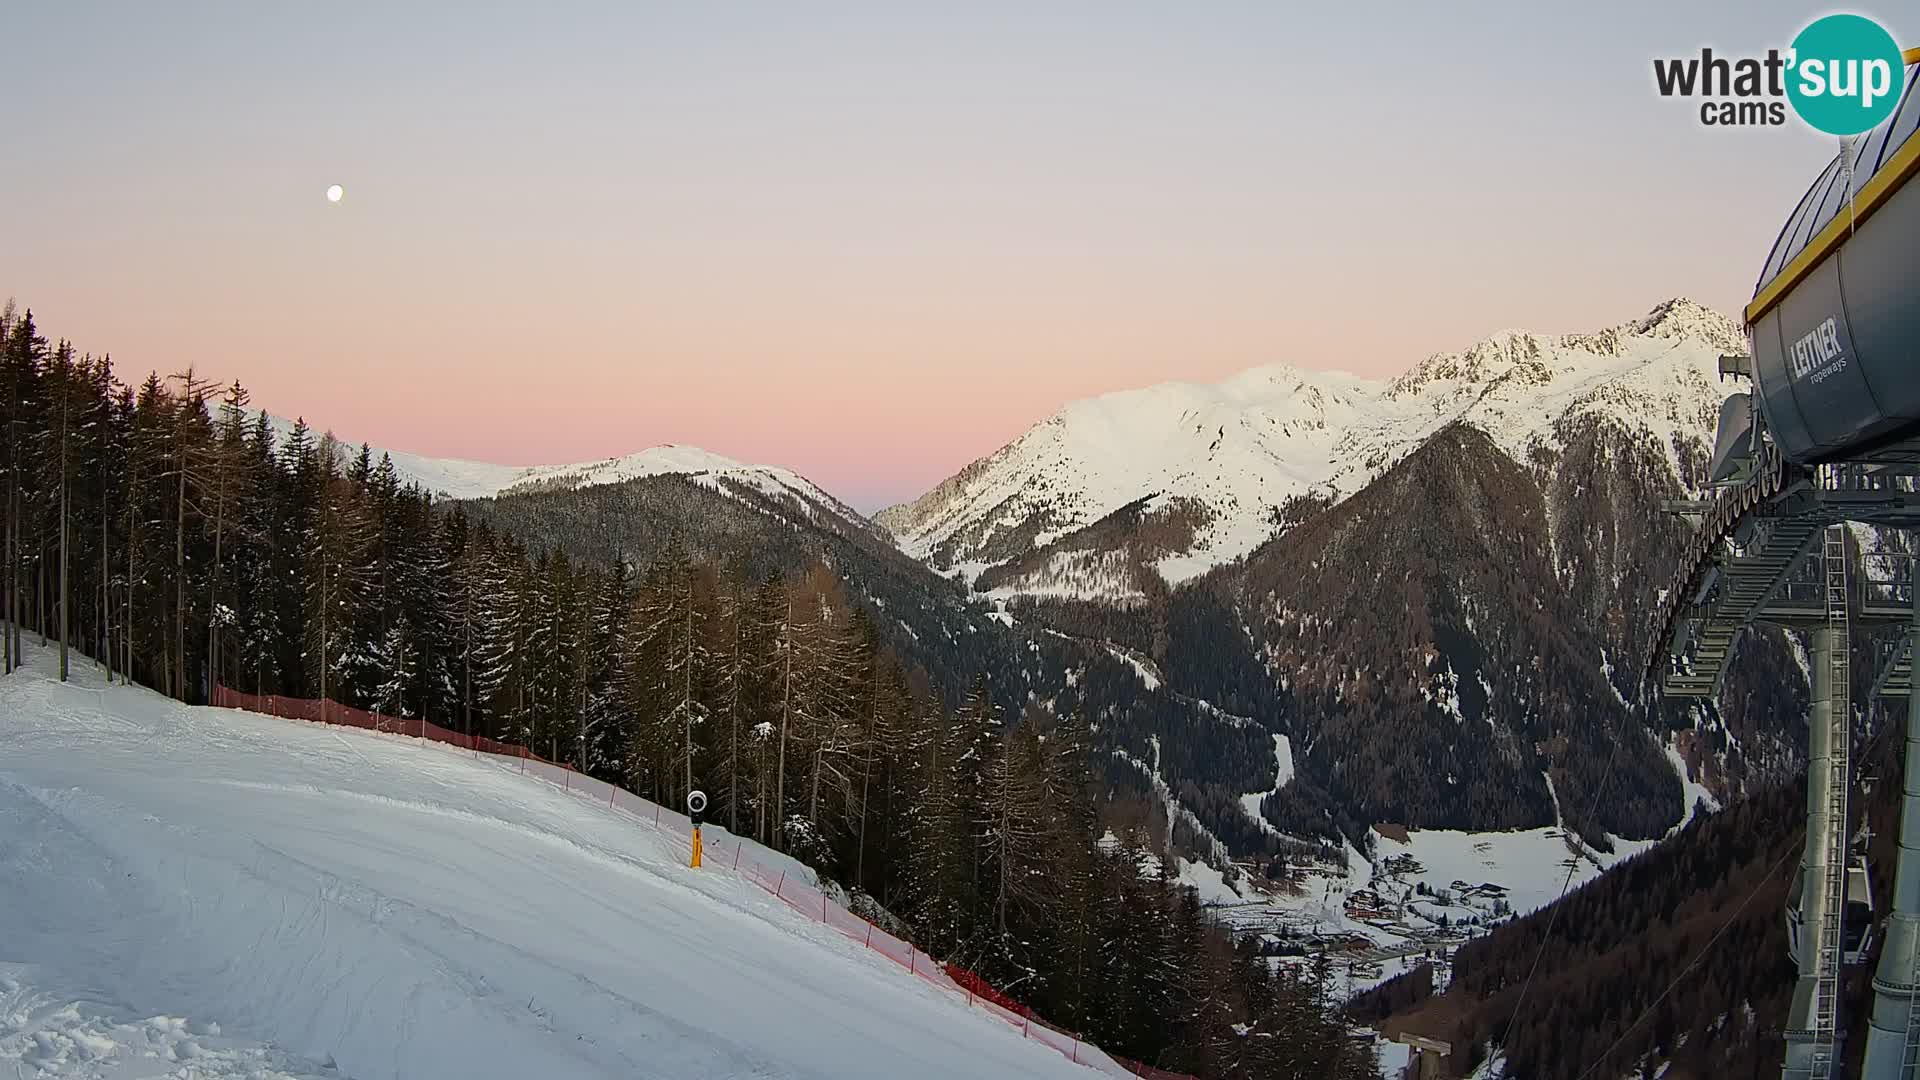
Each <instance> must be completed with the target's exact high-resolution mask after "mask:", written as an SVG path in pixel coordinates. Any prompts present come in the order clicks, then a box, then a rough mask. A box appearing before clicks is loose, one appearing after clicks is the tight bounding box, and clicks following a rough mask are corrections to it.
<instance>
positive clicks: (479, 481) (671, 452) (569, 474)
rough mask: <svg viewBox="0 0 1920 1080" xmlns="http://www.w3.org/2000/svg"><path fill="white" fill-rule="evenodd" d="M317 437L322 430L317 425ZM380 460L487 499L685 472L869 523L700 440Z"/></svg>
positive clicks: (279, 425)
mask: <svg viewBox="0 0 1920 1080" xmlns="http://www.w3.org/2000/svg"><path fill="white" fill-rule="evenodd" d="M269 421H270V422H271V423H272V425H273V428H274V433H275V435H276V437H278V438H280V439H285V437H286V435H287V433H288V432H290V431H292V430H293V421H291V420H289V419H287V418H286V417H282V416H275V415H272V414H269ZM313 430H314V433H315V435H316V436H317V435H318V434H319V433H320V432H321V431H322V430H323V429H322V428H319V427H315V428H314V429H313ZM341 443H342V448H343V451H344V452H345V453H347V454H348V455H352V454H353V453H355V452H357V448H358V444H355V443H349V442H347V441H345V440H341ZM370 450H371V453H372V455H373V459H374V460H375V461H378V460H380V458H381V456H382V455H385V456H387V457H388V458H390V459H391V460H392V462H393V467H394V471H395V472H396V473H398V474H399V476H400V479H401V481H402V482H409V481H410V482H413V483H416V484H419V485H420V486H421V487H422V488H424V489H426V490H427V491H429V492H432V493H433V494H434V495H436V496H438V497H441V498H447V499H486V498H493V497H495V496H500V495H522V494H527V493H531V492H536V491H551V490H558V489H573V488H587V487H599V486H602V485H607V484H621V483H626V482H627V481H630V480H642V479H646V478H648V477H654V476H685V477H688V478H690V479H692V480H693V481H694V482H695V483H699V484H702V485H703V486H706V487H709V488H712V489H713V490H715V491H719V492H721V493H722V494H730V493H732V491H733V490H734V488H735V486H737V487H738V488H740V489H744V490H747V491H753V492H758V493H759V494H762V495H765V496H767V497H769V498H771V499H774V500H776V501H778V502H781V503H783V504H786V505H789V506H792V505H794V504H795V502H796V501H797V502H798V504H799V505H800V506H801V507H803V508H805V509H806V510H807V511H808V512H810V513H826V514H832V515H835V516H838V517H840V518H842V519H844V520H845V521H847V522H850V523H854V524H856V525H861V526H864V525H865V524H866V518H865V517H864V516H862V515H861V514H860V513H859V512H858V511H856V510H854V509H853V508H852V507H850V506H848V505H846V504H845V503H843V502H841V501H840V500H839V499H836V498H834V497H833V496H832V495H829V494H827V492H826V491H824V490H822V489H821V488H820V487H819V486H818V485H816V484H814V483H813V481H811V480H808V479H807V478H806V477H804V476H801V475H800V474H799V473H796V472H793V471H792V470H790V469H782V468H778V467H776V466H771V465H747V464H743V463H741V462H738V461H735V460H733V459H732V458H729V457H725V456H723V455H720V454H716V453H714V452H712V451H711V450H703V449H701V448H700V447H697V446H684V445H679V444H675V443H664V444H662V445H659V446H652V447H648V448H647V449H645V450H641V451H638V452H636V453H632V454H625V455H622V456H620V457H610V458H602V459H600V460H598V461H582V462H575V463H572V464H566V465H496V464H493V463H490V462H484V461H464V460H461V459H459V458H435V457H427V456H424V455H421V454H410V453H407V452H405V451H402V450H387V449H382V448H380V447H377V446H375V447H370Z"/></svg>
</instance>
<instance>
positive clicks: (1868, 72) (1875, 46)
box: [1787, 15, 1907, 135]
mask: <svg viewBox="0 0 1920 1080" xmlns="http://www.w3.org/2000/svg"><path fill="white" fill-rule="evenodd" d="M1788 64H1789V71H1788V76H1787V100H1789V101H1791V102H1792V103H1793V111H1794V112H1797V113H1799V114H1800V119H1802V120H1805V121H1806V122H1807V123H1808V124H1810V125H1812V126H1813V127H1814V128H1815V129H1817V130H1820V131H1824V132H1826V133H1827V134H1829V135H1858V134H1860V133H1861V132H1863V131H1872V130H1873V129H1874V128H1876V127H1878V126H1880V124H1881V123H1883V122H1884V121H1885V120H1886V119H1887V117H1889V116H1892V115H1893V110H1894V109H1896V108H1898V107H1899V105H1900V92H1901V90H1902V89H1903V88H1904V87H1905V85H1906V74H1907V72H1906V67H1905V66H1904V65H1903V64H1902V63H1901V60H1900V45H1899V43H1898V42H1895V41H1894V40H1893V35H1892V34H1889V33H1887V31H1886V29H1885V28H1883V27H1882V26H1881V25H1880V24H1879V23H1877V22H1874V21H1873V20H1872V19H1869V18H1866V17H1864V16H1861V15H1828V16H1827V17H1825V18H1823V19H1816V20H1814V21H1813V22H1812V23H1809V24H1808V25H1807V28H1806V29H1805V30H1802V31H1800V35H1799V36H1798V37H1796V38H1794V39H1793V53H1792V56H1791V58H1790V59H1789V60H1788Z"/></svg>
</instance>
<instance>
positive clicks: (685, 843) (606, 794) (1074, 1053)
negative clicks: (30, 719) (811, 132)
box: [213, 686, 1194, 1080]
mask: <svg viewBox="0 0 1920 1080" xmlns="http://www.w3.org/2000/svg"><path fill="white" fill-rule="evenodd" d="M213 704H214V705H215V706H217V707H221V708H228V709H243V710H245V711H247V712H256V713H264V714H266V715H268V716H277V717H281V718H283V719H287V720H310V721H313V722H316V723H324V724H336V725H339V726H342V727H352V728H360V729H362V730H365V731H381V732H388V733H391V734H395V735H406V736H410V737H412V738H417V739H425V740H428V741H430V742H438V743H446V744H448V745H450V746H455V747H458V748H460V749H462V750H470V751H472V752H474V753H476V754H489V755H496V756H500V757H510V758H516V759H518V760H519V762H520V767H521V770H522V771H523V772H525V773H528V774H530V775H533V776H537V777H539V778H540V779H543V780H546V781H548V782H549V783H552V784H556V785H558V786H560V787H561V788H563V789H564V790H567V791H570V792H574V793H576V794H578V795H580V796H582V797H583V798H587V799H591V800H592V801H594V802H598V803H602V804H604V805H606V806H608V807H610V808H612V809H615V810H619V811H623V812H625V813H627V814H629V815H631V816H633V817H634V818H636V819H638V820H639V821H641V822H642V823H645V824H650V825H652V826H653V827H655V828H657V829H659V830H661V831H662V832H665V833H667V834H668V835H669V836H670V837H672V838H673V840H674V842H675V843H676V844H677V845H678V846H680V847H682V848H686V849H687V850H688V851H689V852H690V851H691V850H692V846H693V822H692V820H691V819H689V818H688V817H687V816H686V815H685V814H682V813H680V812H678V811H675V810H668V809H666V808H665V807H663V806H660V805H659V804H658V803H654V802H652V801H649V800H647V799H643V798H641V797H640V796H638V795H635V794H634V793H632V792H630V791H628V790H626V789H625V788H621V787H616V786H614V785H613V784H609V783H607V782H606V781H604V780H598V779H595V778H594V777H591V776H587V775H585V774H584V773H581V772H579V771H577V770H575V769H574V768H573V766H571V765H565V764H560V763H557V762H552V761H548V760H547V759H545V758H543V757H540V756H539V755H537V754H535V753H533V752H532V751H530V750H528V749H527V748H526V747H524V746H520V745H518V744H515V743H506V742H500V741H498V740H495V739H489V738H486V737H484V736H480V735H466V734H462V733H460V732H457V731H450V730H448V729H446V728H443V727H441V726H439V725H438V724H431V723H428V722H427V721H426V720H424V719H421V718H418V717H394V716H385V715H382V714H380V713H372V712H367V711H366V710H364V709H355V708H352V707H350V706H346V705H341V704H339V703H338V702H334V701H327V700H315V699H312V698H289V697H278V696H275V695H271V694H264V695H263V694H248V693H243V692H241V691H238V690H232V689H229V688H227V687H225V686H215V687H214V689H213ZM704 847H705V852H704V858H703V863H704V865H706V866H711V867H714V868H715V869H723V870H727V871H730V872H733V873H737V874H739V875H740V876H742V877H744V878H746V879H747V880H748V881H751V882H753V883H754V884H755V885H758V886H760V887H761V888H762V889H765V890H766V891H767V892H769V893H771V894H773V895H774V896H775V897H778V898H779V899H780V900H782V901H784V902H785V903H786V904H787V905H788V906H789V907H791V908H793V909H794V910H795V911H797V912H799V913H800V914H802V915H805V916H806V917H807V918H809V919H812V920H813V921H814V922H817V923H820V924H822V925H824V926H827V927H830V928H832V929H834V930H836V931H838V932H839V933H841V934H842V935H844V936H846V937H847V938H849V939H851V940H854V941H858V942H860V943H861V944H862V945H864V946H865V947H867V948H869V949H871V950H873V951H874V952H877V953H879V954H880V955H882V956H884V957H886V958H887V959H889V960H892V961H893V962H894V963H896V964H899V965H900V967H901V968H903V969H904V970H905V971H906V972H907V973H908V974H910V975H913V976H915V977H917V978H920V979H923V980H925V981H926V982H928V983H931V984H932V985H934V986H936V987H938V988H940V989H941V990H943V991H946V992H948V993H951V994H953V995H955V996H956V997H964V998H965V1000H966V1003H967V1005H969V1006H970V1007H973V1008H977V1009H980V1010H982V1011H984V1012H986V1013H988V1014H990V1015H993V1016H995V1017H998V1018H999V1019H1000V1020H1002V1021H1004V1022H1005V1023H1006V1024H1007V1025H1008V1026H1010V1027H1014V1028H1017V1029H1019V1031H1020V1033H1021V1034H1022V1035H1023V1036H1025V1037H1026V1038H1029V1039H1032V1040H1034V1041H1035V1042H1039V1043H1044V1044H1045V1045H1047V1046H1050V1047H1052V1048H1053V1049H1055V1050H1057V1051H1059V1052H1060V1053H1061V1054H1063V1055H1065V1056H1066V1057H1067V1058H1069V1059H1070V1060H1072V1061H1075V1062H1078V1063H1080V1064H1082V1065H1086V1066H1088V1067H1090V1068H1093V1069H1097V1070H1099V1071H1101V1072H1105V1073H1107V1074H1108V1075H1110V1076H1141V1077H1147V1078H1149V1080H1194V1077H1192V1076H1189V1075H1187V1074H1185V1073H1172V1072H1167V1071H1165V1070H1163V1069H1155V1068H1153V1067H1151V1066H1148V1065H1142V1064H1140V1063H1139V1062H1137V1061H1129V1060H1127V1059H1126V1058H1120V1057H1114V1056H1112V1055H1110V1054H1107V1053H1106V1052H1105V1051H1102V1050H1101V1049H1100V1048H1099V1047H1097V1046H1094V1045H1093V1044H1092V1043H1088V1042H1083V1041H1081V1040H1080V1039H1079V1038H1078V1037H1077V1036H1075V1035H1073V1034H1071V1033H1069V1032H1065V1031H1061V1030H1060V1029H1058V1028H1056V1027H1053V1026H1052V1025H1050V1024H1048V1023H1047V1022H1046V1021H1045V1020H1043V1019H1041V1018H1040V1017H1038V1016H1036V1015H1034V1012H1033V1010H1032V1009H1029V1008H1028V1007H1027V1006H1025V1005H1023V1004H1021V1003H1020V1002H1018V1001H1016V1000H1014V999H1013V998H1011V997H1009V996H1007V995H1006V994H1005V993H1002V992H1001V991H1000V990H998V989H996V988H994V987H993V986H992V985H991V984H989V983H988V982H987V981H986V980H985V979H983V978H981V977H980V976H979V975H976V974H974V973H973V972H971V971H968V970H967V969H965V968H962V967H958V966H955V965H951V964H941V963H940V962H939V961H937V960H935V959H934V958H933V957H931V956H929V955H927V954H926V953H924V952H922V951H920V950H919V949H917V948H915V947H914V946H913V945H912V944H911V943H910V942H907V941H904V940H902V939H901V938H899V937H896V936H894V935H893V934H890V933H888V932H887V931H885V930H882V929H881V928H880V927H878V926H875V925H874V924H873V923H871V922H869V921H868V920H866V919H865V918H862V917H861V916H859V915H856V914H854V913H853V912H851V911H848V910H847V909H846V908H845V907H844V906H842V905H841V904H839V903H838V902H836V901H835V900H834V899H833V898H832V897H831V896H829V895H828V894H827V893H826V892H825V891H823V890H821V889H819V888H818V887H816V886H814V885H812V884H810V883H808V882H806V881H802V880H801V879H799V878H798V877H795V876H791V875H789V874H788V873H787V872H786V871H784V870H774V869H770V868H769V867H767V866H765V865H763V864H761V863H760V862H758V861H756V860H755V859H754V858H753V857H752V855H751V854H750V853H749V852H748V851H747V848H746V844H745V842H744V841H740V840H738V839H733V838H728V839H723V840H719V841H707V842H705V843H704Z"/></svg>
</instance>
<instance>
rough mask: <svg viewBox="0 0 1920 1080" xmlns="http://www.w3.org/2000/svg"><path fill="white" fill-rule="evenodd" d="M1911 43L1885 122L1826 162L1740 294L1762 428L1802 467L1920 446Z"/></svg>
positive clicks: (1918, 234) (1918, 144) (1919, 101)
mask: <svg viewBox="0 0 1920 1080" xmlns="http://www.w3.org/2000/svg"><path fill="white" fill-rule="evenodd" d="M1916 61H1920V50H1916V51H1915V52H1912V53H1909V54H1908V55H1907V64H1908V68H1907V79H1906V89H1905V92H1904V97H1903V99H1902V100H1901V103H1900V107H1899V108H1898V109H1897V110H1895V112H1894V114H1893V116H1892V117H1890V118H1889V119H1888V120H1887V122H1886V123H1884V124H1881V125H1880V126H1879V127H1877V128H1875V129H1874V130H1872V131H1870V132H1868V133H1866V134H1865V135H1862V136H1860V137H1859V138H1857V139H1854V140H1846V141H1843V142H1842V149H1841V150H1840V152H1839V153H1838V154H1837V155H1835V156H1834V158H1833V160H1832V161H1830V162H1828V164H1827V167H1826V169H1825V171H1823V172H1822V173H1821V174H1820V176H1819V178H1818V179H1817V180H1815V181H1814V183H1813V186H1812V187H1810V188H1808V189H1807V193H1806V194H1805V195H1804V196H1802V197H1801V199H1800V202H1799V205H1798V206H1796V207H1795V208H1794V211H1793V214H1792V215H1791V216H1790V217H1788V218H1787V223H1786V225H1785V226H1783V227H1782V228H1781V230H1780V234H1779V236H1778V237H1777V238H1776V239H1775V240H1774V244H1773V250H1772V252H1771V253H1770V254H1769V255H1768V257H1767V262H1766V266H1765V267H1764V269H1762V271H1761V273H1760V280H1759V282H1758V284H1757V285H1756V286H1755V288H1754V296H1753V302H1752V303H1751V304H1749V305H1747V309H1746V322H1747V329H1748V332H1749V334H1751V336H1752V339H1753V361H1752V363H1753V366H1752V375H1753V386H1754V391H1755V393H1754V396H1755V398H1757V399H1758V404H1759V407H1760V411H1761V413H1762V416H1763V418H1764V420H1765V424H1766V430H1767V434H1768V435H1769V436H1771V437H1772V439H1773V442H1774V444H1775V445H1776V446H1778V447H1779V449H1780V452H1781V454H1782V455H1783V456H1784V457H1785V458H1786V459H1787V460H1788V461H1791V462H1793V463H1795V464H1798V465H1815V464H1820V463H1823V462H1829V461H1838V460H1847V461H1860V460H1863V459H1867V458H1872V457H1876V456H1881V455H1890V456H1897V457H1900V458H1908V457H1911V456H1912V455H1913V454H1914V453H1915V452H1920V377H1916V373H1920V303H1916V302H1915V296H1914V290H1915V285H1914V283H1915V282H1916V281H1920V183H1914V182H1912V181H1913V177H1914V174H1915V173H1916V172H1920V137H1917V136H1916V135H1915V131H1916V128H1920V90H1917V89H1916V87H1920V66H1915V64H1916Z"/></svg>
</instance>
